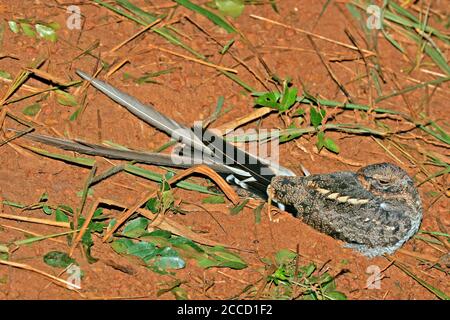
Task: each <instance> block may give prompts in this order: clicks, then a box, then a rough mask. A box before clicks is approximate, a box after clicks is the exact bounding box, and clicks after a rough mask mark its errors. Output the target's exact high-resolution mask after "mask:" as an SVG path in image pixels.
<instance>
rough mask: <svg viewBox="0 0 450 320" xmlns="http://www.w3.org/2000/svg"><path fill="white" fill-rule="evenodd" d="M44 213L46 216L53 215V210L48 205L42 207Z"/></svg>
mask: <svg viewBox="0 0 450 320" xmlns="http://www.w3.org/2000/svg"><path fill="white" fill-rule="evenodd" d="M42 211H43V212H44V213H45V214H46V215H51V214H52V213H53V210H52V208H50V207H49V206H47V205H44V206H42Z"/></svg>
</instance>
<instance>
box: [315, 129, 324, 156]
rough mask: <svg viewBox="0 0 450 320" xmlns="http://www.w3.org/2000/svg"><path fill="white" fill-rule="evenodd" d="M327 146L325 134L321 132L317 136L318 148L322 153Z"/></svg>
mask: <svg viewBox="0 0 450 320" xmlns="http://www.w3.org/2000/svg"><path fill="white" fill-rule="evenodd" d="M324 144H325V132H323V131H320V132H319V133H318V134H317V142H316V147H317V149H318V150H319V151H320V150H322V148H323V146H324Z"/></svg>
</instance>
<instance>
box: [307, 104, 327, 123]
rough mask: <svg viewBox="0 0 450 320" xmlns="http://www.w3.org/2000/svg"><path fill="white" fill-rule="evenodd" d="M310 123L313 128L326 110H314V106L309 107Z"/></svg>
mask: <svg viewBox="0 0 450 320" xmlns="http://www.w3.org/2000/svg"><path fill="white" fill-rule="evenodd" d="M310 110H311V124H312V125H313V127H314V128H317V127H318V126H320V124H321V123H322V120H323V118H324V117H325V115H326V111H325V110H323V109H319V111H317V110H316V108H314V107H311V109H310Z"/></svg>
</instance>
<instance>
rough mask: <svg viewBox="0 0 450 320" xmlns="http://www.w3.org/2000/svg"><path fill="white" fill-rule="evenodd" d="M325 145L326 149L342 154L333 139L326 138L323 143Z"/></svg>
mask: <svg viewBox="0 0 450 320" xmlns="http://www.w3.org/2000/svg"><path fill="white" fill-rule="evenodd" d="M323 145H324V147H325V148H327V149H328V150H330V151H332V152H334V153H339V152H340V149H339V146H338V145H336V143H335V142H334V141H333V140H332V139H331V138H325V140H324V141H323Z"/></svg>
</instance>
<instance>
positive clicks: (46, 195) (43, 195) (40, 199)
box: [39, 192, 48, 202]
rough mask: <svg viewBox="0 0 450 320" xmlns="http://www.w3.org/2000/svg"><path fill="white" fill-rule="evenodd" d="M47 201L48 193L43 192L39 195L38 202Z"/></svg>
mask: <svg viewBox="0 0 450 320" xmlns="http://www.w3.org/2000/svg"><path fill="white" fill-rule="evenodd" d="M46 201H48V193H47V192H44V193H43V194H41V196H40V197H39V202H46Z"/></svg>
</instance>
